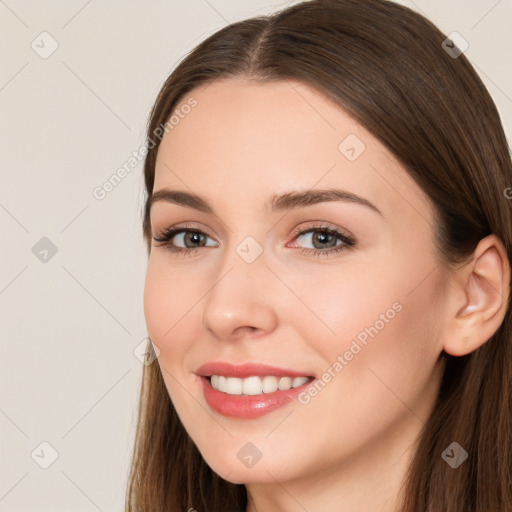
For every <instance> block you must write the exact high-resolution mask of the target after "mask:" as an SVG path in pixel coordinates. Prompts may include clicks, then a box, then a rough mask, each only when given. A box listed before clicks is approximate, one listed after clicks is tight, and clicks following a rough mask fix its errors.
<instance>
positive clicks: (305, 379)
mask: <svg viewBox="0 0 512 512" xmlns="http://www.w3.org/2000/svg"><path fill="white" fill-rule="evenodd" d="M196 373H197V374H198V375H199V376H200V380H201V387H202V391H203V394H204V397H205V400H206V402H207V404H208V405H209V406H210V408H211V409H212V410H214V411H215V412H217V413H219V414H221V415H223V416H227V417H231V418H240V419H254V418H258V417H260V416H263V415H265V414H268V413H270V412H272V411H275V410H276V409H278V408H281V407H283V406H285V405H286V404H288V403H290V402H291V401H293V400H294V399H295V398H296V397H297V395H298V394H299V393H301V392H302V391H304V389H305V387H306V386H308V385H309V384H310V383H311V381H312V380H314V379H315V378H314V377H313V376H312V375H311V374H308V373H307V372H299V371H296V370H290V369H286V368H279V367H276V366H270V365H261V364H256V363H246V364H242V365H232V364H230V363H226V362H214V363H207V364H204V365H203V366H201V367H200V368H198V369H197V371H196ZM212 376H213V380H214V381H215V383H214V384H215V387H214V386H212V382H211V381H212ZM249 377H258V378H260V379H262V380H263V381H265V380H267V381H270V380H272V377H278V378H279V379H280V382H281V383H284V382H286V381H288V382H289V381H290V380H293V381H294V382H295V383H296V384H297V386H296V387H292V388H289V386H279V387H278V389H277V390H275V391H273V390H272V388H270V389H266V391H264V392H262V393H258V394H244V393H243V392H240V390H238V391H237V392H235V393H232V391H233V390H232V389H228V390H227V391H228V392H225V391H222V390H221V389H225V388H223V387H222V386H220V388H221V389H216V387H217V388H219V386H218V381H219V379H226V380H231V381H239V380H240V379H247V380H251V379H249ZM281 387H284V388H285V389H280V388H281ZM244 388H245V387H244Z"/></svg>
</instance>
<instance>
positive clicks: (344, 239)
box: [294, 226, 356, 256]
mask: <svg viewBox="0 0 512 512" xmlns="http://www.w3.org/2000/svg"><path fill="white" fill-rule="evenodd" d="M295 233H296V236H295V238H294V240H298V239H300V238H302V237H304V238H305V239H306V240H307V241H309V243H311V244H313V248H307V247H306V248H302V249H301V253H302V254H312V255H317V256H320V255H326V254H331V253H335V252H339V251H343V250H347V249H350V248H352V247H354V246H355V244H356V240H355V239H354V237H353V236H351V235H348V234H346V233H342V232H341V231H339V230H338V229H337V228H334V227H330V226H312V227H310V228H307V229H299V230H297V231H296V232H295Z"/></svg>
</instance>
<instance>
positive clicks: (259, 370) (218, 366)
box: [196, 362, 313, 379]
mask: <svg viewBox="0 0 512 512" xmlns="http://www.w3.org/2000/svg"><path fill="white" fill-rule="evenodd" d="M196 373H197V374H198V375H201V376H202V377H211V376H212V375H223V376H224V377H238V378H240V379H244V378H247V377H265V376H267V375H273V376H275V377H292V378H293V377H313V375H312V374H311V373H305V372H299V371H296V370H289V369H287V368H279V367H276V366H270V365H265V364H257V363H245V364H239V365H233V364H230V363H226V362H216V363H206V364H203V365H202V366H200V367H199V368H198V369H197V370H196Z"/></svg>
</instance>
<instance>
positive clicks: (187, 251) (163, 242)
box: [153, 225, 356, 256]
mask: <svg viewBox="0 0 512 512" xmlns="http://www.w3.org/2000/svg"><path fill="white" fill-rule="evenodd" d="M315 231H320V232H322V233H327V234H328V235H333V236H336V237H337V238H338V239H339V240H341V241H342V242H343V244H340V245H336V246H335V247H331V248H329V249H325V250H322V249H309V248H302V249H300V252H301V254H306V255H310V256H325V255H328V254H333V253H338V252H341V251H344V250H348V249H352V248H353V247H354V246H355V245H356V240H355V239H354V238H353V237H352V236H350V235H347V234H345V233H342V232H340V231H339V230H338V229H336V228H333V227H329V226H311V227H308V228H307V229H302V230H301V229H297V230H296V231H295V232H294V237H293V240H295V239H296V238H298V237H299V236H300V235H304V234H306V233H310V232H315ZM183 232H186V233H187V232H190V233H199V234H201V235H205V236H208V235H207V234H206V233H204V232H203V231H201V230H200V229H196V228H190V227H189V226H186V225H185V226H180V227H177V228H174V227H170V228H168V229H166V230H164V231H163V232H162V233H160V234H159V235H158V236H156V237H153V240H155V242H160V245H158V246H157V247H161V246H163V247H165V249H166V250H167V251H169V252H171V253H174V254H176V253H181V254H182V255H185V256H190V255H192V254H194V253H195V252H196V251H197V250H199V249H203V247H192V248H183V247H175V246H173V245H171V243H170V241H171V239H172V238H174V237H175V236H176V235H177V234H180V233H183Z"/></svg>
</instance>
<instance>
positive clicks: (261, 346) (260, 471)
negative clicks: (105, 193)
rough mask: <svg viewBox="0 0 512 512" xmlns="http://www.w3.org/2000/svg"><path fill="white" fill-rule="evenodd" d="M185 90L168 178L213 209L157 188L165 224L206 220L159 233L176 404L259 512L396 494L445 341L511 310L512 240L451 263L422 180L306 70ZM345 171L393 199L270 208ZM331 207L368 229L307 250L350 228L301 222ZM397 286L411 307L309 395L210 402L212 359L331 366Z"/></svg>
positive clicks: (161, 155) (457, 340)
mask: <svg viewBox="0 0 512 512" xmlns="http://www.w3.org/2000/svg"><path fill="white" fill-rule="evenodd" d="M189 96H193V97H194V98H196V100H197V102H198V104H197V106H196V107H195V108H193V109H192V110H191V112H190V113H189V114H187V116H185V117H184V118H183V119H181V120H180V122H179V124H178V125H176V126H175V127H174V129H173V130H171V131H170V132H169V133H167V134H166V135H165V136H164V138H163V140H162V142H161V145H160V148H159V152H158V158H157V163H156V175H155V185H154V192H156V191H158V190H160V189H163V188H168V189H171V190H184V191H187V192H194V193H195V194H197V195H200V196H202V197H204V198H205V199H206V200H207V201H208V202H209V203H210V204H211V206H212V208H213V209H214V212H215V214H208V213H204V212H200V211H197V210H194V209H191V208H187V207H185V206H180V205H177V204H171V203H168V202H164V201H161V202H156V203H155V204H154V205H153V207H152V210H151V227H152V234H153V235H158V234H160V233H161V232H162V230H164V229H166V228H169V227H171V226H183V225H184V224H185V223H186V224H188V225H189V226H191V227H193V228H195V229H199V230H201V231H203V232H204V233H205V234H206V237H205V236H203V240H202V241H200V242H199V243H198V242H197V239H196V241H195V242H194V241H193V240H192V242H191V241H189V242H188V245H187V246H184V239H183V234H179V235H176V236H175V237H174V239H173V242H174V244H175V245H177V246H179V247H182V248H183V247H197V246H199V247H200V248H199V249H198V250H196V251H195V252H194V253H192V254H190V255H183V254H184V253H178V254H174V253H171V252H169V250H168V249H166V248H165V247H164V246H162V245H160V243H158V242H153V246H152V248H151V253H150V257H149V262H148V268H147V275H146V286H145V291H144V310H145V316H146V321H147V326H148V331H149V334H150V337H151V339H152V341H153V343H154V344H155V345H156V346H157V347H158V349H159V350H160V355H159V358H158V362H159V365H160V368H161V370H162V374H163V378H164V381H165V384H166V387H167V390H168V392H169V394H170V397H171V399H172V401H173V403H174V406H175V408H176V410H177V412H178V415H179V417H180V419H181V421H182V423H183V425H184V427H185V428H186V430H187V431H188V433H189V435H190V436H191V438H192V439H193V441H194V442H195V443H196V445H197V447H198V449H199V450H200V452H201V454H202V455H203V457H204V459H205V460H206V462H207V463H208V464H209V465H210V466H211V468H212V469H213V470H214V471H215V472H217V473H218V474H219V475H221V476H222V477H223V478H225V479H227V480H229V481H231V482H234V483H244V484H245V485H246V487H247V490H248V493H249V501H250V503H249V505H248V508H247V511H248V512H255V511H256V510H258V511H264V510H273V511H287V512H295V511H301V512H302V511H303V510H308V511H309V512H314V511H320V510H321V511H324V512H325V511H335V510H336V511H338V510H344V511H347V512H363V511H364V512H367V511H368V510H373V511H376V512H391V511H394V510H396V507H397V504H398V503H399V501H400V492H399V490H400V486H401V483H402V480H403V477H404V474H405V470H406V467H407V463H408V461H409V459H410V457H411V455H412V453H413V450H414V446H415V439H416V436H417V435H418V433H419V431H420V429H421V427H422V426H423V424H424V422H425V421H426V419H427V418H428V416H429V414H430V412H431V410H432V407H433V404H434V400H435V398H436V394H437V391H438V389H439V384H440V379H441V376H442V371H443V367H444V359H443V358H440V357H439V356H440V354H441V351H442V350H443V349H445V350H446V351H447V352H448V353H451V354H453V355H462V354H464V353H468V352H470V351H472V350H475V349H476V348H478V347H479V346H480V345H481V344H483V343H485V341H486V340H487V339H489V337H490V336H492V334H493V333H494V332H495V330H496V329H497V328H498V327H499V325H500V323H501V320H502V319H503V315H504V312H505V303H506V300H507V298H508V289H507V290H506V289H505V288H506V286H505V284H506V283H508V279H509V277H508V276H509V266H508V260H507V258H506V256H505V252H504V249H503V246H502V244H501V243H500V241H499V240H498V239H496V238H495V237H494V236H492V235H491V236H489V237H487V238H486V239H484V240H482V241H481V242H480V244H479V245H478V247H477V249H476V250H475V253H474V255H473V257H472V258H470V259H469V260H468V262H467V264H466V265H464V266H462V267H461V268H460V269H457V270H456V271H455V270H453V271H452V270H450V271H449V270H448V269H446V268H445V267H443V265H442V264H441V262H440V261H438V259H437V257H436V255H435V253H434V245H433V218H434V212H433V210H432V207H431V205H430V203H429V201H428V200H427V198H426V196H425V195H424V194H423V192H422V191H421V189H420V188H419V187H418V186H417V185H416V184H415V182H414V181H413V180H412V179H411V178H410V177H409V175H408V174H407V173H406V171H405V170H404V169H403V168H402V167H401V165H400V164H399V163H398V161H397V160H396V159H395V158H394V157H393V156H392V155H391V154H390V153H389V151H387V150H386V148H385V147H384V146H383V145H382V144H381V143H380V142H379V141H378V140H377V139H376V138H375V137H373V136H372V134H371V133H369V132H368V131H366V130H365V129H364V128H363V127H362V126H360V125H359V124H358V123H357V122H355V121H354V120H353V119H352V118H351V117H349V116H348V115H347V114H346V113H345V112H344V111H342V110H341V109H340V108H339V107H338V106H336V105H335V104H334V103H332V102H330V100H329V99H327V98H325V97H324V96H323V95H322V94H320V93H319V92H317V91H316V90H314V89H312V88H310V87H309V86H307V85H304V84H300V83H296V82H274V83H266V84H257V83H255V82H250V81H248V80H246V79H228V80H222V81H217V82H213V83H212V84H210V85H208V86H206V87H201V88H197V89H194V90H193V91H192V92H191V93H190V95H189ZM187 98H188V97H187ZM187 98H185V99H184V100H183V102H182V103H181V104H185V102H186V100H187ZM177 108H179V106H178V107H177ZM349 134H355V135H356V136H357V137H358V138H359V139H360V140H361V141H362V142H363V143H364V145H365V146H366V148H365V150H364V151H363V152H362V153H361V154H360V156H358V158H356V159H355V160H354V161H349V160H348V159H347V158H346V156H345V155H344V154H343V153H342V152H341V151H340V150H339V149H338V146H339V144H340V142H341V141H343V140H344V139H345V138H346V137H347V135H349ZM331 187H338V188H342V189H345V190H348V191H350V192H353V193H355V194H358V195H360V196H362V197H364V198H366V199H367V200H368V201H370V202H371V203H373V204H374V205H375V206H376V207H378V209H379V210H380V211H381V212H382V216H381V215H379V214H378V213H376V212H375V211H373V210H372V209H371V208H368V207H366V206H364V205H361V204H357V203H354V202H340V201H332V202H323V203H319V204H315V205H310V206H307V207H301V208H297V209H294V210H290V211H288V212H277V213H269V212H266V211H265V210H264V204H265V202H266V201H267V200H269V199H270V197H271V196H272V195H274V194H282V193H285V192H289V191H293V190H308V189H327V188H331ZM318 223H320V224H322V225H323V224H327V225H328V226H331V227H337V228H339V229H340V230H342V232H348V233H349V234H351V235H352V236H353V237H354V238H355V239H356V246H355V247H352V248H346V249H345V250H342V251H340V252H338V253H331V254H328V255H325V254H324V255H322V254H320V255H319V256H316V255H308V254H302V253H301V248H309V249H317V250H318V252H319V253H320V252H322V251H325V250H326V248H329V247H331V245H330V244H342V243H343V242H341V241H338V242H333V240H332V238H330V239H328V240H327V241H326V240H325V239H323V240H322V239H320V241H319V242H317V243H316V244H314V241H313V239H312V237H311V232H309V234H307V233H306V234H302V235H299V236H297V235H295V234H294V233H295V232H294V230H295V229H296V228H301V229H304V230H305V231H306V229H307V228H309V229H310V228H311V227H312V226H314V225H315V224H318ZM247 236H251V237H253V238H254V239H255V240H256V241H257V242H258V243H259V245H260V246H261V249H262V250H263V252H262V254H261V255H260V256H259V257H258V258H257V259H256V260H255V261H254V262H253V263H247V262H246V261H244V260H243V259H242V258H241V257H240V256H239V255H238V253H237V252H236V248H237V246H238V245H239V244H240V243H241V242H242V241H243V240H244V239H245V238H246V237H247ZM334 240H337V239H336V238H334ZM205 243H206V246H204V244H205ZM322 244H323V245H322ZM202 245H203V247H201V246H202ZM394 303H399V304H400V305H401V310H400V311H399V312H396V314H395V315H394V317H393V318H392V319H391V320H389V321H388V322H386V323H385V326H384V327H383V328H381V329H380V330H379V332H378V334H377V335H375V336H374V337H373V338H369V340H368V342H367V345H366V346H363V345H362V344H360V345H362V349H361V350H360V351H359V352H358V353H357V355H355V356H354V357H353V358H352V360H350V361H349V362H348V364H346V366H344V368H343V369H342V370H341V371H339V372H338V373H336V372H334V373H335V376H334V377H333V378H332V379H331V381H330V382H329V383H328V384H327V385H326V386H325V387H324V388H323V389H322V391H321V392H319V393H318V394H317V396H315V397H313V398H311V400H310V402H309V403H308V404H307V405H303V404H301V403H299V402H298V401H293V402H291V403H290V404H288V405H287V406H285V407H283V408H281V409H278V410H277V411H274V412H272V413H270V414H267V415H265V416H263V417H261V418H258V419H253V420H243V419H237V418H226V417H224V416H222V415H219V414H218V413H216V412H214V411H212V410H211V409H210V408H209V406H208V405H207V403H206V401H205V399H204V396H203V394H202V392H201V386H200V382H199V378H198V377H197V375H196V374H195V373H194V372H195V370H196V369H197V368H198V367H199V366H201V365H202V364H204V363H206V362H209V361H229V362H231V363H233V364H237V363H245V362H259V363H267V364H271V365H276V366H282V367H285V368H291V369H295V370H297V371H301V372H304V373H305V374H308V375H315V376H317V377H318V378H321V376H322V374H323V373H324V372H325V371H327V369H328V368H329V367H332V366H333V364H334V363H335V362H336V360H337V358H338V356H339V355H343V354H344V353H345V352H346V351H347V350H348V349H349V348H350V346H351V343H352V341H353V340H354V339H355V338H356V337H357V335H358V334H359V333H361V332H362V331H364V329H365V328H367V327H370V326H374V325H375V323H376V321H377V320H379V319H380V318H381V316H380V315H381V314H385V313H386V311H388V310H390V309H391V310H392V309H393V308H392V305H393V304H394ZM469 305H471V307H470V308H469V310H468V309H467V306H469ZM248 442H251V443H253V444H254V445H255V446H256V447H257V448H258V450H259V451H260V452H261V454H262V457H261V459H260V460H259V461H258V462H257V463H256V464H255V465H254V466H252V467H250V468H248V467H246V466H245V465H244V464H243V463H242V462H241V461H240V460H239V459H238V457H237V452H238V451H239V450H240V449H241V448H242V447H243V446H244V445H245V444H246V443H248Z"/></svg>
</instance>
